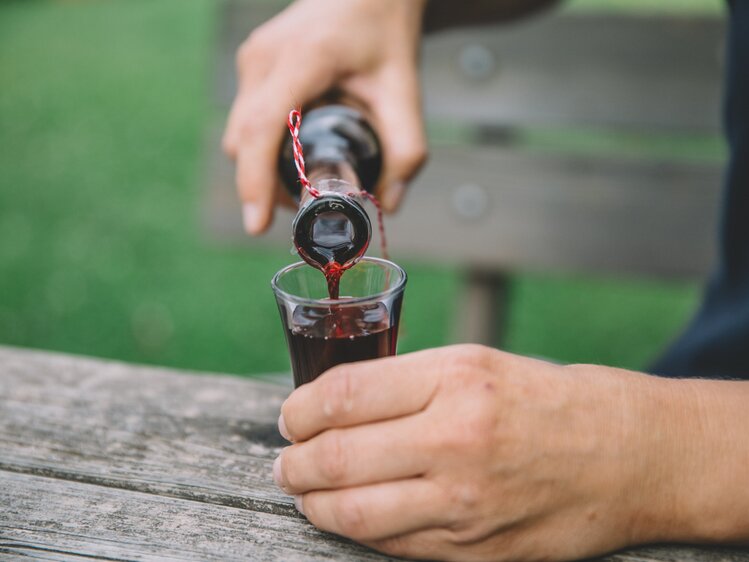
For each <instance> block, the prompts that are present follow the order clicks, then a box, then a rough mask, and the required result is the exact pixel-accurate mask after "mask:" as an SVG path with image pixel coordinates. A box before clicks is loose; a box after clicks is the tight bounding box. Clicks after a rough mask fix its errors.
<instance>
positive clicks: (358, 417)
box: [278, 349, 444, 441]
mask: <svg viewBox="0 0 749 562" xmlns="http://www.w3.org/2000/svg"><path fill="white" fill-rule="evenodd" d="M443 355H444V351H443V350H440V349H432V350H426V351H420V352H417V353H410V354H407V355H400V356H397V357H385V358H382V359H375V360H371V361H361V362H358V363H348V364H344V365H338V366H337V367H333V368H332V369H330V370H329V371H327V372H325V373H323V375H322V376H320V377H318V378H317V379H315V380H314V381H312V382H311V383H308V384H305V385H302V386H300V387H299V388H297V389H296V390H295V391H294V392H292V393H291V395H290V396H289V397H288V398H287V399H286V402H284V404H283V406H281V417H280V418H279V420H278V426H279V431H280V432H281V435H284V436H285V437H287V438H288V439H289V440H293V441H303V440H305V439H309V438H310V437H312V436H313V435H317V434H318V433H320V432H321V431H323V430H325V429H329V428H333V427H347V426H352V425H357V424H361V423H367V422H374V421H382V420H386V419H390V418H395V417H399V416H405V415H407V414H413V413H415V412H418V411H420V410H423V409H424V408H425V407H426V406H427V404H428V403H429V402H430V400H431V398H432V395H433V393H434V391H435V388H436V385H437V377H435V376H431V375H432V374H433V373H432V372H431V371H434V370H435V368H436V367H437V366H438V365H437V364H436V363H435V362H439V360H440V358H441V357H442V356H443Z"/></svg>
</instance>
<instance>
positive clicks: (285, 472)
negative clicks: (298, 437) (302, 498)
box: [281, 447, 300, 490]
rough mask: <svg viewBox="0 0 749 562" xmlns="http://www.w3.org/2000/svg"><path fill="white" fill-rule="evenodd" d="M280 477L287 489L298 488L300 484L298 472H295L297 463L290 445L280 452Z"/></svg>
mask: <svg viewBox="0 0 749 562" xmlns="http://www.w3.org/2000/svg"><path fill="white" fill-rule="evenodd" d="M281 456H282V462H281V478H282V479H283V481H284V483H285V485H286V487H287V488H289V489H294V490H296V489H298V487H299V484H300V479H299V474H298V472H297V463H296V462H294V461H295V459H294V454H293V451H292V450H291V447H287V448H286V449H284V451H283V452H282V453H281Z"/></svg>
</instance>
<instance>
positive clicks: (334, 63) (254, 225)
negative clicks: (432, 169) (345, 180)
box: [223, 0, 426, 234]
mask: <svg viewBox="0 0 749 562" xmlns="http://www.w3.org/2000/svg"><path fill="white" fill-rule="evenodd" d="M424 5H425V0H410V1H408V2H403V1H402V0H299V1H298V2H296V3H294V4H292V5H291V6H290V7H289V8H287V9H286V10H285V11H284V12H282V13H281V14H279V15H278V16H277V17H275V18H274V19H272V20H270V21H268V22H267V23H266V24H264V25H263V26H262V27H260V28H258V29H257V30H256V31H255V32H253V33H252V35H251V36H250V37H249V38H248V39H247V41H245V43H244V44H243V45H242V47H241V48H240V50H239V52H238V55H237V67H238V73H239V89H238V92H237V96H236V99H235V101H234V104H233V107H232V110H231V113H230V115H229V120H228V123H227V126H226V131H225V133H224V139H223V145H224V150H225V151H226V152H227V154H229V156H231V157H232V158H234V159H235V160H236V162H237V187H238V190H239V196H240V199H241V200H242V203H243V216H244V223H245V228H246V230H247V231H248V232H250V233H252V234H258V233H261V232H263V231H264V230H266V229H267V228H268V226H269V225H270V223H271V222H272V218H273V210H274V207H275V204H276V203H277V202H289V203H290V202H291V201H290V198H288V196H287V195H286V194H285V193H284V190H283V189H282V188H281V187H280V181H279V178H278V170H277V167H278V164H277V163H278V153H279V150H280V147H281V144H282V142H283V139H284V135H285V134H286V131H285V128H284V126H283V124H284V123H285V121H286V115H287V114H288V111H289V109H290V108H291V107H293V106H299V105H301V106H304V105H306V104H309V103H311V102H314V101H317V100H320V99H321V98H324V97H325V96H328V95H331V94H334V95H335V96H336V98H337V99H339V100H342V101H344V102H346V103H350V104H352V105H355V106H357V107H359V108H360V109H361V110H362V111H363V112H364V113H365V114H366V115H367V117H368V118H369V119H370V120H371V122H372V124H373V125H374V127H375V128H376V129H377V131H378V133H379V135H380V138H381V141H382V148H383V155H384V168H383V174H382V177H381V180H380V185H379V186H378V188H377V191H378V193H379V194H380V196H381V200H382V203H383V207H384V208H385V210H387V211H393V210H395V209H396V208H397V206H398V204H399V202H400V199H401V197H402V194H403V190H404V186H405V184H406V182H408V181H409V180H410V179H411V178H412V177H413V176H414V175H415V173H416V172H417V171H418V169H419V168H420V167H421V165H422V164H423V162H424V160H425V159H426V141H425V137H424V132H423V124H422V118H421V103H420V92H419V82H418V68H417V63H418V51H419V42H420V36H421V20H422V13H423V9H424Z"/></svg>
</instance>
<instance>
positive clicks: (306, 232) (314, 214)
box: [292, 193, 372, 269]
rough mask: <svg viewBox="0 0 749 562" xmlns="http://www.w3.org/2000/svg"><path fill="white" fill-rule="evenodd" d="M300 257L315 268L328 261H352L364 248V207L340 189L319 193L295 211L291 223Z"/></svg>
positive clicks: (367, 234) (367, 231) (368, 233)
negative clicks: (295, 213) (335, 191)
mask: <svg viewBox="0 0 749 562" xmlns="http://www.w3.org/2000/svg"><path fill="white" fill-rule="evenodd" d="M292 230H293V233H294V245H295V246H296V248H297V250H298V251H299V255H300V256H301V258H302V259H303V260H304V261H306V262H307V263H308V264H310V265H312V266H313V267H316V268H318V269H323V268H325V266H326V265H328V264H329V263H331V262H335V263H338V264H340V265H341V266H344V267H351V266H352V265H354V264H355V263H356V262H357V261H358V260H359V259H360V258H361V257H362V256H363V255H364V252H365V251H366V250H367V247H368V246H369V241H370V239H371V238H372V224H371V222H370V220H369V215H367V212H366V211H365V210H364V208H363V207H362V206H361V205H360V204H359V203H358V202H357V201H356V200H355V199H354V198H353V197H350V196H348V195H345V194H341V193H323V194H322V196H320V197H318V198H316V199H312V200H311V201H310V202H309V203H307V204H306V205H305V206H304V207H303V208H302V209H301V210H300V211H299V213H298V214H297V216H296V218H295V219H294V223H293V225H292Z"/></svg>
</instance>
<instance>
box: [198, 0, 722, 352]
mask: <svg viewBox="0 0 749 562" xmlns="http://www.w3.org/2000/svg"><path fill="white" fill-rule="evenodd" d="M283 4H284V3H283V2H277V1H275V2H274V1H270V0H265V1H258V0H253V1H248V0H223V2H222V9H221V11H220V14H221V16H220V21H219V24H220V25H219V31H218V39H219V47H218V52H217V74H216V76H217V78H216V92H215V102H216V108H217V110H218V112H219V113H220V114H225V112H226V110H227V109H228V106H229V104H230V102H231V100H232V98H233V95H234V91H235V82H234V80H235V77H234V62H233V61H234V53H235V51H236V48H237V46H238V45H239V44H240V43H241V41H242V40H243V39H244V38H245V37H246V36H247V34H248V32H249V31H250V30H251V29H252V28H253V27H255V26H256V25H259V24H260V23H262V22H263V21H265V20H266V19H267V18H268V17H270V16H271V15H273V14H274V13H275V12H277V11H278V10H279V9H280V7H281V6H282V5H283ZM722 40H723V23H722V21H720V20H719V19H718V18H690V17H671V16H668V17H666V16H653V17H647V18H646V17H637V16H625V15H616V16H612V15H600V14H578V13H565V12H562V13H557V14H555V15H550V16H546V17H539V18H537V19H535V20H532V21H527V22H521V23H517V24H513V25H509V26H502V27H501V28H497V27H487V28H481V29H473V30H468V31H466V30H457V31H453V32H448V33H440V34H436V35H434V36H430V37H428V38H427V39H426V41H425V44H424V57H423V83H424V93H425V112H426V118H427V122H428V124H429V130H430V137H431V141H432V147H431V159H430V162H429V164H428V165H427V166H426V168H425V170H424V171H423V173H422V174H421V175H420V176H419V178H418V180H417V181H416V182H415V183H414V185H413V186H412V187H411V190H410V193H409V194H408V196H407V198H406V201H405V204H404V206H403V208H402V211H401V212H400V213H398V214H397V215H396V216H394V217H392V218H390V219H389V220H387V228H388V231H389V236H390V240H391V246H392V252H393V254H394V258H395V259H396V260H400V259H409V258H413V259H419V260H433V261H436V262H439V263H445V264H455V265H458V266H460V267H461V268H462V270H463V271H465V277H466V283H465V284H464V287H465V294H464V295H463V297H462V307H461V309H462V313H461V319H460V321H459V322H458V323H457V326H458V330H457V333H456V339H457V340H462V341H474V342H483V343H489V344H497V343H498V339H499V337H500V335H501V328H502V322H501V318H502V315H501V309H502V307H503V306H505V304H506V303H505V301H506V290H505V289H506V279H507V273H508V272H510V271H513V270H517V269H531V270H565V271H583V272H613V273H618V274H627V275H645V276H656V277H661V278H673V277H690V278H694V277H700V278H701V277H703V276H704V275H705V274H706V272H707V271H708V270H709V268H710V265H711V264H712V262H713V259H714V254H715V233H716V217H717V206H718V201H719V191H720V184H721V162H720V160H721V158H720V156H719V155H718V156H715V155H713V156H710V155H709V154H703V153H702V152H703V151H701V150H699V149H696V150H694V151H693V154H691V155H690V157H687V158H685V157H683V155H682V154H679V153H676V152H673V151H669V150H666V154H664V153H663V151H660V152H658V153H656V152H655V151H653V150H651V149H649V148H648V147H652V146H653V145H657V146H661V145H666V146H670V144H671V143H672V142H673V141H674V140H676V141H677V142H679V139H682V138H687V139H690V138H696V139H698V141H699V143H701V144H705V145H706V146H708V147H712V146H716V145H719V141H718V140H717V138H718V134H719V105H720V104H719V102H720V84H721V62H720V61H721V45H722ZM222 126H223V122H221V123H216V126H215V127H214V129H213V130H212V131H211V132H210V134H209V135H208V146H209V149H208V150H209V153H210V155H211V157H210V163H209V174H208V180H207V182H206V185H207V190H206V204H205V209H206V214H205V215H206V225H207V228H208V230H209V232H210V233H211V234H212V235H213V236H214V237H216V238H218V239H220V240H240V239H241V240H244V241H245V243H247V244H250V245H263V246H267V245H271V246H274V247H278V248H279V249H283V250H284V251H288V247H289V238H290V234H289V233H290V221H291V215H290V214H289V213H283V214H281V215H280V217H279V220H277V222H276V224H275V225H274V227H273V229H272V231H271V233H270V234H269V235H268V236H267V237H265V238H261V239H254V240H249V239H247V237H246V236H245V235H244V234H243V232H242V228H241V223H240V213H239V206H238V203H237V200H236V195H235V191H234V180H233V178H234V176H233V169H232V166H231V165H230V164H229V162H228V161H227V160H226V158H225V157H224V156H223V155H222V154H220V151H219V142H218V139H219V135H220V131H221V127H222ZM279 126H282V124H281V125H279ZM581 129H582V131H583V134H584V135H587V138H591V135H592V138H593V139H594V141H593V143H596V142H598V143H599V144H604V145H605V144H607V143H610V144H613V145H614V148H613V149H609V150H604V149H602V148H600V147H598V146H594V147H590V146H589V147H588V149H587V150H583V151H570V150H569V149H568V148H565V147H564V145H565V144H569V142H568V140H566V139H569V137H570V135H572V136H573V137H574V138H578V137H579V135H580V130H581ZM445 130H447V131H448V133H447V134H444V131H445ZM549 132H551V134H552V136H554V137H555V138H560V139H562V142H561V143H556V144H554V143H552V145H553V146H552V147H551V148H549V147H548V146H547V147H546V148H544V147H543V146H539V143H537V142H536V143H535V144H534V142H533V139H534V138H537V137H538V136H539V134H540V135H542V136H543V135H544V134H547V133H549ZM575 135H577V136H575ZM528 139H531V140H530V141H529V140H528ZM595 139H598V141H596V140H595ZM703 141H704V142H703ZM623 142H626V146H628V147H631V146H632V145H634V146H635V148H636V150H635V152H637V154H634V155H633V154H631V153H630V154H622V153H621V151H620V150H619V149H617V147H622V146H624V145H623ZM638 145H641V146H642V148H639V149H638V148H637V146H638ZM591 148H592V149H591ZM718 152H719V151H718Z"/></svg>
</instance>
